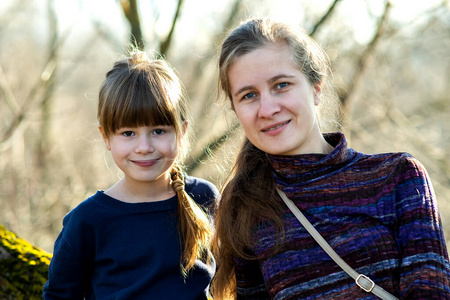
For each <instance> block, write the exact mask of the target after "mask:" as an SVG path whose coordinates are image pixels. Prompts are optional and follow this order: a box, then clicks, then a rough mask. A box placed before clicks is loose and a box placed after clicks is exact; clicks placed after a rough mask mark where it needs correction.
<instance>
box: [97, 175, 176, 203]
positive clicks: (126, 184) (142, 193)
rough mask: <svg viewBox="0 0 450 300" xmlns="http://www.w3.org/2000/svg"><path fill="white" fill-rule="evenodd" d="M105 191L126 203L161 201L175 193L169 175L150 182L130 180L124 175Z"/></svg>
mask: <svg viewBox="0 0 450 300" xmlns="http://www.w3.org/2000/svg"><path fill="white" fill-rule="evenodd" d="M105 193H106V194H107V195H109V196H111V197H113V198H115V199H117V200H120V201H123V202H128V203H138V202H156V201H162V200H167V199H169V198H171V197H173V196H174V195H175V192H174V190H173V188H172V186H171V181H170V177H169V176H165V177H164V178H161V179H160V180H156V181H153V182H151V183H142V182H132V181H128V180H126V178H125V177H124V178H122V179H121V180H119V181H118V182H116V183H115V184H114V185H113V186H112V187H110V188H109V189H108V190H106V191H105Z"/></svg>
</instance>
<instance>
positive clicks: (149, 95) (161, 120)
mask: <svg viewBox="0 0 450 300" xmlns="http://www.w3.org/2000/svg"><path fill="white" fill-rule="evenodd" d="M123 96H124V97H125V99H126V100H125V101H120V103H121V104H120V106H122V107H118V109H116V112H117V115H116V117H115V118H114V119H115V121H116V122H117V123H116V124H114V123H115V122H114V120H113V124H114V125H113V127H114V128H113V130H114V131H116V130H118V129H120V128H123V127H140V126H155V125H174V124H175V120H174V116H173V112H171V111H170V110H169V108H168V107H167V105H165V103H166V99H164V97H165V96H164V94H163V93H161V91H159V90H154V89H152V88H151V87H150V86H149V85H148V83H147V84H145V83H144V84H136V85H134V86H133V87H132V88H130V89H129V91H128V93H126V95H123Z"/></svg>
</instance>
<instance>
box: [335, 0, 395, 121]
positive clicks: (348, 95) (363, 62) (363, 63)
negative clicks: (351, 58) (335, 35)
mask: <svg viewBox="0 0 450 300" xmlns="http://www.w3.org/2000/svg"><path fill="white" fill-rule="evenodd" d="M390 8H391V3H390V1H387V2H386V5H385V7H384V12H383V15H382V16H381V18H380V20H379V22H378V26H377V30H376V32H375V34H374V35H373V37H372V40H371V41H370V42H369V44H368V45H367V47H366V48H365V50H364V52H363V53H362V55H361V56H360V58H359V59H358V62H357V67H356V73H355V74H354V76H353V78H352V80H351V81H350V83H349V86H348V87H347V89H346V91H343V92H341V93H340V95H339V98H340V100H341V103H342V108H343V110H344V114H345V113H347V112H348V111H349V105H350V103H351V99H352V95H353V93H354V91H355V90H356V88H357V87H358V85H359V83H360V81H361V78H362V76H363V74H364V72H365V70H366V69H367V67H368V61H369V58H370V57H371V55H372V54H373V52H374V51H375V49H376V46H377V44H378V42H379V40H380V38H381V37H382V36H383V34H384V26H385V23H386V22H387V20H388V13H389V10H390Z"/></svg>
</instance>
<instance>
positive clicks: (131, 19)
mask: <svg viewBox="0 0 450 300" xmlns="http://www.w3.org/2000/svg"><path fill="white" fill-rule="evenodd" d="M120 5H121V7H122V11H123V13H124V14H125V17H126V18H127V20H128V23H129V24H130V27H131V36H130V44H131V45H133V46H136V47H137V48H138V49H141V50H143V49H144V48H145V41H144V37H143V36H142V30H141V21H140V19H139V11H138V5H137V2H136V0H120Z"/></svg>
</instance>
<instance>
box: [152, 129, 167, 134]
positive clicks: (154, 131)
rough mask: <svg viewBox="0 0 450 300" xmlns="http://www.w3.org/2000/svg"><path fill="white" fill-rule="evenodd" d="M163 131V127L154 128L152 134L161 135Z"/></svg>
mask: <svg viewBox="0 0 450 300" xmlns="http://www.w3.org/2000/svg"><path fill="white" fill-rule="evenodd" d="M164 132H165V131H164V129H155V130H153V134H156V135H161V134H163V133H164Z"/></svg>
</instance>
